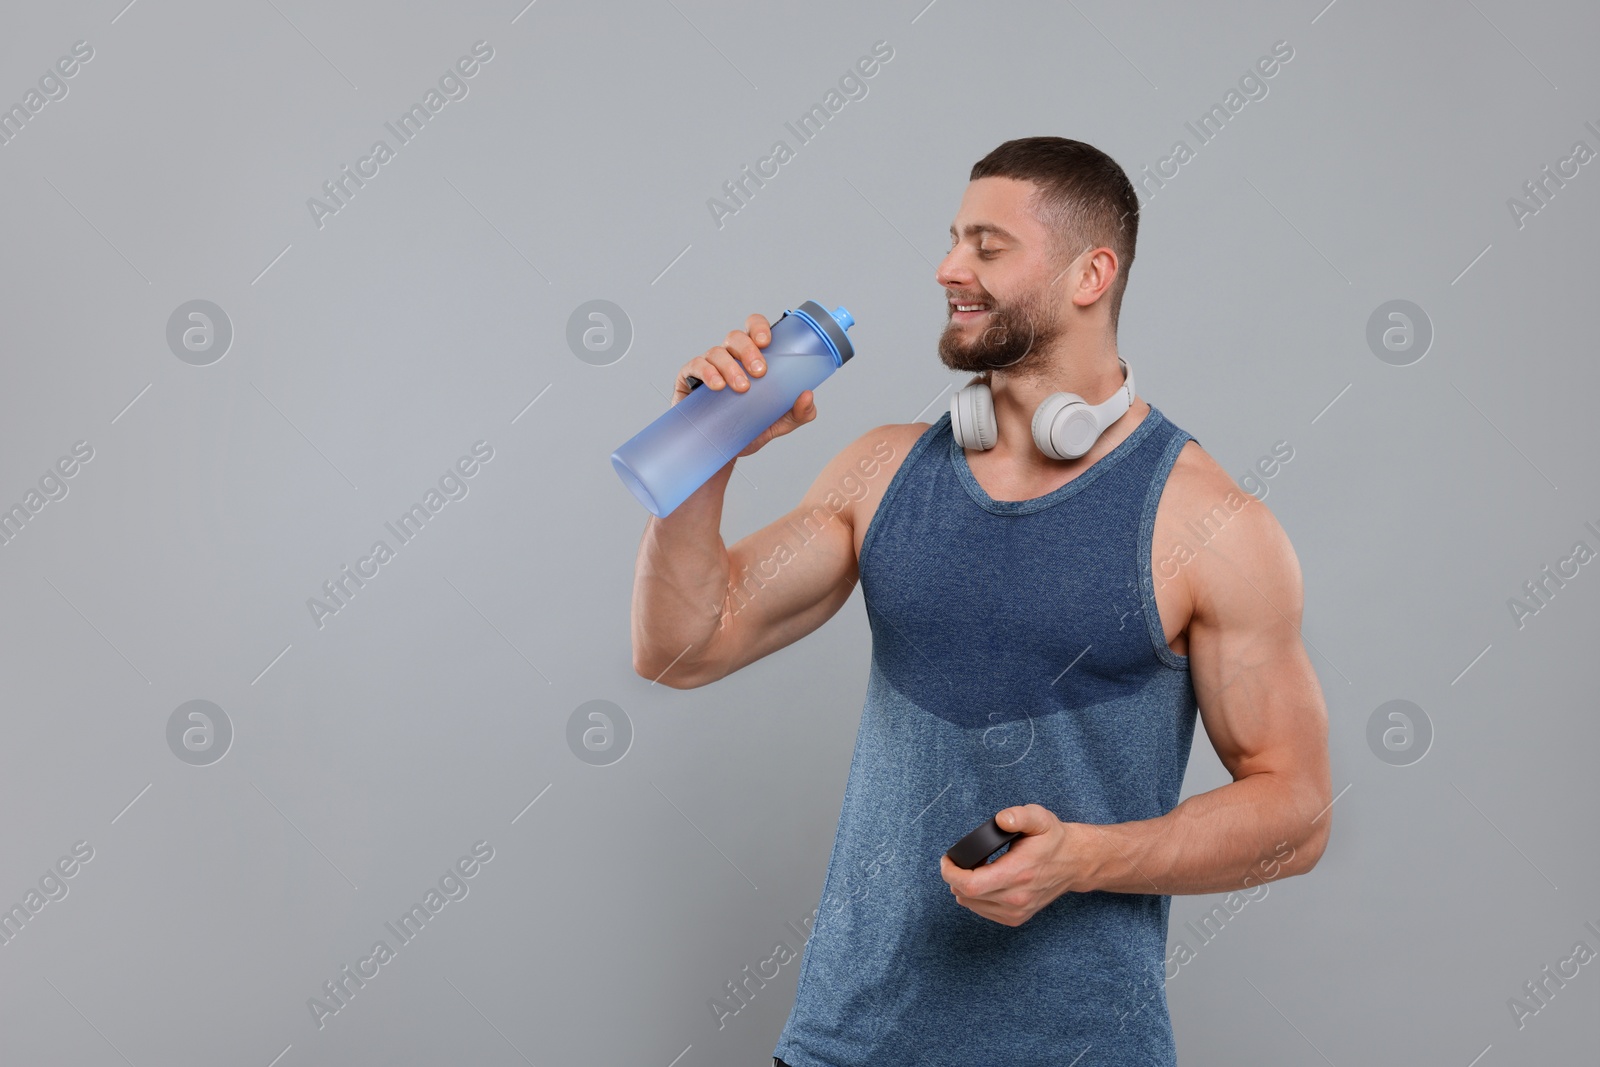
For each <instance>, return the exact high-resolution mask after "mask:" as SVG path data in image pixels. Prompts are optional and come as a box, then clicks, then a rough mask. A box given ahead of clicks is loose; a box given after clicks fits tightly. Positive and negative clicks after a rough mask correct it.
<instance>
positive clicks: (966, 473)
mask: <svg viewBox="0 0 1600 1067" xmlns="http://www.w3.org/2000/svg"><path fill="white" fill-rule="evenodd" d="M1146 403H1149V402H1148V401H1146ZM949 420H950V413H949V412H948V411H947V412H945V413H944V416H943V421H944V423H945V426H944V428H943V430H942V432H943V433H945V434H946V435H947V436H948V437H949V450H950V463H951V466H953V467H954V468H955V471H956V478H957V480H958V481H960V482H961V484H962V486H963V487H965V488H966V490H967V495H968V496H970V497H971V498H972V501H973V503H975V504H977V505H978V506H979V507H981V508H983V509H984V510H985V511H988V512H992V513H993V514H996V515H1029V514H1032V513H1033V512H1035V511H1042V510H1044V509H1045V508H1048V507H1053V506H1054V505H1056V504H1059V503H1061V501H1063V500H1066V499H1067V498H1068V497H1070V496H1073V495H1074V494H1076V493H1079V492H1081V491H1083V490H1084V489H1085V488H1087V487H1088V486H1089V485H1090V484H1091V483H1092V482H1093V481H1094V480H1095V479H1096V478H1099V477H1100V476H1101V475H1103V474H1105V473H1106V471H1108V470H1110V469H1111V468H1112V467H1115V466H1116V465H1117V463H1119V462H1120V461H1121V460H1122V459H1123V457H1125V456H1127V455H1128V454H1129V453H1130V452H1132V451H1133V450H1134V449H1136V448H1138V447H1139V444H1140V442H1142V441H1143V440H1144V439H1145V438H1146V437H1149V436H1150V435H1151V434H1152V433H1154V432H1155V430H1156V427H1157V426H1159V425H1160V424H1161V422H1162V421H1163V420H1164V416H1163V415H1162V414H1161V409H1160V408H1158V407H1156V406H1155V405H1154V404H1150V410H1149V412H1147V413H1146V414H1145V417H1144V418H1143V419H1141V420H1140V422H1139V425H1137V426H1135V427H1134V428H1133V432H1132V433H1130V434H1129V435H1128V436H1127V437H1125V438H1123V439H1122V440H1121V441H1119V442H1118V443H1117V445H1116V447H1115V448H1113V449H1112V450H1111V451H1109V452H1107V453H1106V454H1105V455H1103V456H1101V457H1100V458H1099V459H1097V460H1095V461H1094V462H1093V463H1091V464H1089V466H1088V468H1087V469H1085V470H1084V471H1083V472H1082V473H1080V474H1079V475H1078V476H1077V477H1076V478H1073V479H1072V480H1071V481H1069V482H1066V483H1065V484H1062V485H1058V486H1056V487H1055V488H1054V489H1052V490H1050V492H1048V493H1046V494H1044V495H1043V496H1035V497H1029V498H1028V499H1026V500H996V499H995V498H994V497H992V496H990V495H989V494H988V493H987V492H986V491H985V490H984V488H983V486H981V485H979V484H978V478H977V475H975V474H973V473H972V468H971V466H969V465H968V463H967V452H966V449H964V448H962V447H961V446H960V445H958V444H956V439H955V435H954V434H953V433H951V432H950V429H949Z"/></svg>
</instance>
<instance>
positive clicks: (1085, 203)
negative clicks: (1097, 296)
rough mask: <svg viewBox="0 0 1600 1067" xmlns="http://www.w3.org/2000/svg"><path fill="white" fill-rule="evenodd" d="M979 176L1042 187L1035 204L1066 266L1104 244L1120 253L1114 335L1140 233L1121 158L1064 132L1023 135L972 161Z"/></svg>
mask: <svg viewBox="0 0 1600 1067" xmlns="http://www.w3.org/2000/svg"><path fill="white" fill-rule="evenodd" d="M979 178H1015V179H1019V180H1021V181H1030V182H1033V183H1034V184H1035V185H1037V186H1038V189H1037V190H1035V192H1034V194H1033V197H1032V200H1031V203H1032V204H1033V207H1034V210H1035V211H1036V212H1037V213H1038V215H1039V217H1040V219H1041V221H1043V222H1044V223H1045V225H1046V226H1047V227H1049V229H1050V232H1051V236H1052V248H1051V251H1052V253H1053V255H1054V257H1055V258H1056V259H1057V260H1058V261H1059V262H1061V263H1062V264H1063V265H1065V264H1066V263H1067V262H1069V261H1070V259H1071V258H1072V257H1075V256H1077V255H1079V254H1081V253H1082V252H1083V251H1084V250H1085V248H1097V247H1099V246H1101V245H1105V246H1108V247H1109V248H1110V249H1111V250H1112V251H1113V252H1115V253H1116V254H1117V278H1116V281H1114V282H1112V283H1111V292H1110V294H1109V295H1110V298H1111V332H1112V333H1113V334H1115V333H1116V331H1117V316H1118V315H1119V314H1120V313H1121V311H1122V292H1123V290H1124V289H1126V288H1127V285H1128V270H1129V268H1131V267H1132V266H1133V246H1134V242H1135V240H1136V238H1137V237H1138V236H1139V199H1138V197H1137V196H1135V195H1134V191H1133V183H1132V182H1130V181H1129V180H1128V175H1127V174H1126V173H1125V172H1124V171H1123V169H1122V168H1121V167H1120V166H1118V165H1117V161H1116V160H1114V159H1112V158H1111V157H1110V156H1108V155H1106V154H1105V153H1104V152H1102V151H1100V149H1098V148H1096V147H1094V146H1093V145H1090V144H1084V143H1083V142H1082V141H1073V140H1070V139H1068V138H1066V137H1019V138H1017V139H1016V140H1013V141H1007V142H1005V143H1004V144H1002V145H1000V146H999V147H998V148H996V149H995V150H994V151H992V152H990V153H989V154H988V155H986V156H984V157H983V158H982V159H980V160H978V162H976V163H974V164H973V165H972V174H971V175H970V176H969V178H968V180H969V181H977V180H978V179H979Z"/></svg>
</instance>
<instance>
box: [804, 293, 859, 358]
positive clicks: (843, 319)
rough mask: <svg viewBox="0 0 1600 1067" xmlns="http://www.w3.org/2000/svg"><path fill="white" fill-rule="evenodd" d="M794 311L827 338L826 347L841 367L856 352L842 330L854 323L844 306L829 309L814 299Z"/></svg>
mask: <svg viewBox="0 0 1600 1067" xmlns="http://www.w3.org/2000/svg"><path fill="white" fill-rule="evenodd" d="M795 311H796V312H797V313H798V314H799V315H801V316H802V317H804V318H805V320H806V321H807V322H809V323H811V325H812V326H814V327H816V329H817V332H818V333H820V334H822V336H823V337H824V338H826V339H827V341H828V347H829V348H831V349H832V350H833V353H834V355H835V356H836V357H837V358H838V360H839V365H840V366H841V367H842V366H844V364H845V363H846V362H847V361H848V360H849V359H850V357H851V356H853V355H855V354H856V352H855V346H854V345H852V344H851V343H850V338H849V337H847V336H846V335H845V332H844V331H845V330H847V329H849V328H850V327H851V326H854V325H855V324H856V320H855V319H854V318H852V317H851V315H850V312H848V311H846V310H845V309H844V308H839V309H838V310H836V311H829V310H828V309H827V308H825V307H823V306H822V305H821V304H819V303H817V302H816V301H815V300H807V301H806V302H805V303H804V304H801V305H800V306H799V307H797V308H795Z"/></svg>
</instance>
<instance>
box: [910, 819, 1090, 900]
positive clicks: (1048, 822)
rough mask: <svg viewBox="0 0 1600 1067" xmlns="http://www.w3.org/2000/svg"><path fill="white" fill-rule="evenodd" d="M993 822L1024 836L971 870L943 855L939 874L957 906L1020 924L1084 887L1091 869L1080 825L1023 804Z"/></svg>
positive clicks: (1003, 828) (940, 859) (940, 858)
mask: <svg viewBox="0 0 1600 1067" xmlns="http://www.w3.org/2000/svg"><path fill="white" fill-rule="evenodd" d="M994 821H995V823H996V824H997V825H999V827H1000V829H1002V830H1005V831H1008V832H1009V831H1012V830H1020V831H1022V835H1023V836H1021V837H1019V838H1016V839H1015V840H1013V841H1012V842H1011V847H1010V848H1008V849H1006V851H1005V853H1004V854H1002V855H1001V856H1000V858H999V859H997V860H995V861H994V862H992V863H986V864H984V865H982V866H980V867H976V868H974V869H972V870H970V871H968V870H963V869H962V868H960V867H957V866H956V865H955V864H954V863H951V862H950V857H949V856H940V857H939V873H940V875H941V876H942V877H943V878H944V880H945V881H946V882H947V883H949V885H950V891H951V892H952V893H954V894H955V897H956V903H957V904H960V905H961V906H962V907H964V908H971V909H972V910H973V911H975V912H977V913H978V914H979V915H982V916H983V917H984V918H985V919H992V920H994V921H995V922H997V923H1004V924H1005V925H1007V926H1021V925H1022V924H1023V923H1025V922H1027V921H1028V920H1029V919H1031V918H1033V916H1034V915H1035V914H1036V913H1037V912H1039V911H1040V910H1041V909H1043V908H1044V906H1045V905H1046V904H1049V903H1050V902H1051V901H1052V900H1054V899H1056V898H1057V897H1059V896H1060V895H1061V894H1063V893H1066V892H1068V891H1071V890H1073V887H1074V886H1076V885H1081V884H1083V881H1084V876H1085V874H1086V873H1087V871H1088V868H1089V864H1088V862H1087V861H1088V859H1089V857H1088V855H1087V853H1086V850H1085V847H1084V846H1085V845H1086V843H1087V842H1086V841H1085V839H1084V837H1082V836H1080V834H1079V833H1078V832H1077V831H1078V830H1080V829H1081V828H1080V827H1079V825H1078V824H1077V823H1065V822H1062V821H1061V820H1060V819H1058V818H1056V817H1055V814H1054V813H1053V812H1051V811H1050V810H1049V809H1048V808H1045V807H1042V806H1040V805H1038V804H1022V805H1019V806H1017V807H1011V808H1006V809H1004V810H1003V811H1000V812H997V813H996V814H995V817H994Z"/></svg>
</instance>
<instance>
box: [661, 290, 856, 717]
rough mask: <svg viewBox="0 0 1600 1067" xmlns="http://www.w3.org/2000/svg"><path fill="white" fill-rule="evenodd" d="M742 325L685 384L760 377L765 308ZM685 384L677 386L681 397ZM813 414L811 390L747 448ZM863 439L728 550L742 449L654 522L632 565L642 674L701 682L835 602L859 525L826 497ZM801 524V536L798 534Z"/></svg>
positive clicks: (850, 583) (786, 639)
mask: <svg viewBox="0 0 1600 1067" xmlns="http://www.w3.org/2000/svg"><path fill="white" fill-rule="evenodd" d="M747 330H748V332H740V331H734V332H733V333H730V334H729V335H728V340H727V341H726V342H725V344H724V345H723V346H721V347H719V348H713V349H711V350H710V351H709V352H707V353H706V355H704V356H701V357H697V358H696V359H695V360H691V361H690V362H689V363H688V364H687V365H686V366H685V367H684V369H683V372H682V373H680V376H679V379H680V383H681V379H682V374H683V373H689V374H694V375H696V376H697V377H699V378H701V379H702V380H703V381H704V382H705V386H702V388H707V387H710V388H721V387H723V386H724V384H725V383H732V387H733V388H739V386H740V382H741V377H740V376H741V375H742V373H743V367H744V366H750V368H751V373H753V374H756V375H758V376H759V374H761V373H763V370H758V369H757V363H758V361H759V356H760V353H759V351H758V350H757V346H758V345H765V344H766V343H768V341H770V339H771V333H770V330H768V328H767V323H766V320H765V319H764V318H763V317H762V316H760V315H752V316H750V319H749V320H748V324H747ZM744 388H748V384H746V385H745V386H744ZM687 391H688V390H687V386H682V385H681V384H680V392H679V394H678V399H681V397H682V396H684V395H687ZM740 391H743V390H742V389H741V390H740ZM815 417H816V405H815V401H814V399H813V398H812V396H811V391H810V390H807V391H806V392H804V393H802V394H801V395H800V398H799V399H798V400H797V401H796V403H795V409H794V411H792V412H790V413H789V414H788V415H785V416H784V418H783V419H780V420H779V422H778V423H775V424H774V426H773V428H772V429H770V430H768V431H764V432H763V435H762V436H761V437H759V438H757V439H756V441H754V442H752V443H751V445H750V446H749V447H748V448H746V449H745V450H744V451H743V452H741V453H740V455H749V454H750V453H751V452H753V451H755V450H756V449H758V448H760V447H762V445H764V444H765V443H766V442H767V441H768V440H770V439H771V438H772V437H775V436H780V435H781V434H783V433H787V432H789V431H790V430H792V429H794V428H795V427H797V426H799V425H802V424H804V423H806V422H809V421H811V420H812V419H814V418H815ZM786 420H787V423H788V424H787V425H785V421H786ZM865 441H866V437H865V436H864V437H863V438H861V439H858V440H857V441H855V442H853V443H852V444H851V445H849V446H847V447H846V448H845V449H844V450H842V451H841V452H840V453H839V454H838V455H837V456H835V457H834V458H833V460H831V461H830V462H829V463H828V465H827V466H826V467H824V468H823V471H822V473H821V474H820V475H818V477H817V479H816V481H815V482H814V483H813V484H812V486H811V488H810V489H809V490H807V492H806V494H805V497H804V498H803V499H802V501H801V502H800V504H799V505H798V506H797V507H796V508H795V509H794V510H793V511H791V512H789V513H788V514H787V515H784V516H783V517H782V518H779V519H777V520H775V521H774V522H772V523H769V524H768V525H767V526H765V527H763V528H762V529H760V530H757V531H756V532H755V533H752V534H750V535H749V536H747V537H745V538H743V539H742V540H740V541H739V542H738V543H737V544H735V545H734V546H733V547H732V548H731V549H729V548H728V547H727V546H726V544H725V543H724V541H723V539H722V532H721V527H722V502H723V495H724V493H725V491H726V489H727V484H728V479H729V478H730V477H731V476H732V474H733V465H734V463H736V462H738V460H737V457H736V458H735V459H734V460H730V461H729V462H728V463H727V465H725V466H724V467H723V468H722V469H721V470H719V471H718V472H717V473H716V474H714V475H713V476H712V477H711V479H710V480H709V481H707V482H706V484H705V485H702V486H701V487H700V488H699V489H697V490H696V491H695V492H694V493H693V494H692V495H691V496H690V497H689V498H688V499H687V500H685V501H684V502H683V503H682V504H680V505H679V506H678V507H677V508H676V509H675V510H674V511H673V512H672V513H671V514H670V515H668V516H667V517H666V518H657V517H655V516H651V517H650V518H649V519H648V520H647V522H646V525H645V530H644V536H643V538H642V539H641V540H640V543H639V556H638V560H637V562H636V565H635V568H634V583H633V608H632V636H633V669H634V671H635V672H636V673H638V674H639V675H640V676H641V677H645V678H650V679H651V680H652V681H659V682H661V683H662V684H663V685H668V686H671V687H673V688H675V689H692V688H695V687H698V686H702V685H706V684H708V683H710V682H714V681H716V680H717V679H719V678H722V677H724V676H726V675H728V674H730V673H732V672H733V671H736V670H738V669H739V668H740V667H743V666H744V665H745V664H747V663H751V662H753V661H755V660H757V659H760V658H761V657H762V656H765V655H767V654H769V653H771V652H774V651H776V650H777V649H780V648H782V647H784V646H785V645H788V644H791V643H792V642H794V641H797V640H799V639H800V638H802V637H804V636H805V635H806V634H809V633H810V632H811V631H813V630H815V629H816V628H817V627H819V626H821V625H822V624H823V623H824V622H826V621H827V620H828V619H829V618H830V617H832V615H833V614H834V613H835V612H836V611H838V610H839V607H840V606H841V605H842V604H843V603H844V602H845V600H846V599H848V598H849V596H850V592H851V590H852V589H854V588H855V582H856V559H855V542H854V531H853V527H852V526H851V518H850V513H849V511H848V510H842V511H839V512H837V513H836V512H835V511H833V510H831V509H830V508H828V507H827V506H826V504H825V501H826V500H827V499H828V498H829V491H830V489H831V488H833V487H835V486H837V485H838V483H839V482H840V481H841V480H843V479H844V478H845V476H846V475H847V474H848V472H849V469H851V468H853V467H854V465H855V463H856V462H857V453H858V452H861V451H862V449H863V445H864V442H865ZM833 499H835V500H836V499H837V497H836V496H835V497H834V498H833ZM801 529H804V530H805V533H806V537H804V538H802V537H800V536H798V534H797V531H798V530H801Z"/></svg>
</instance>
